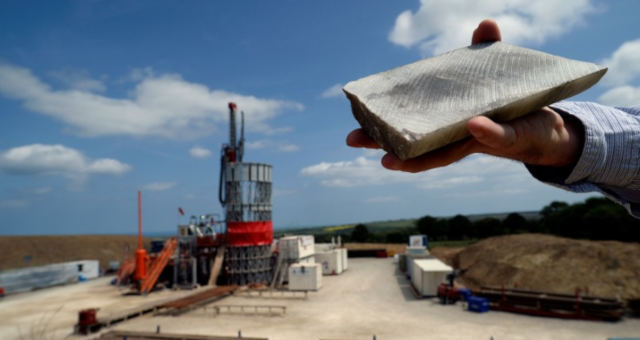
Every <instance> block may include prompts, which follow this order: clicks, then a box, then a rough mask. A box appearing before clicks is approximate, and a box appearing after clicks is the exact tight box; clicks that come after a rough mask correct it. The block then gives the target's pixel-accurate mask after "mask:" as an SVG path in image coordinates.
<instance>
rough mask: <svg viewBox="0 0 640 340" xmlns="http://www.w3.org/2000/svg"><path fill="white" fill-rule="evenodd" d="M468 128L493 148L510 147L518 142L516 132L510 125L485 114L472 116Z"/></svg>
mask: <svg viewBox="0 0 640 340" xmlns="http://www.w3.org/2000/svg"><path fill="white" fill-rule="evenodd" d="M467 129H468V130H469V132H470V133H471V135H472V136H473V137H474V138H475V139H476V140H477V141H478V142H479V143H480V144H484V145H486V146H488V147H490V148H492V149H497V150H502V149H506V148H510V147H512V146H513V145H514V144H515V142H516V133H515V131H514V130H513V128H512V127H511V126H510V125H508V124H499V123H496V122H494V121H492V120H491V119H489V118H487V117H484V116H478V117H474V118H471V119H470V120H469V122H467Z"/></svg>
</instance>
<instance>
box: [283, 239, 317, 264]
mask: <svg viewBox="0 0 640 340" xmlns="http://www.w3.org/2000/svg"><path fill="white" fill-rule="evenodd" d="M278 243H279V249H280V254H281V255H282V256H284V258H286V259H290V260H297V259H299V258H303V257H307V256H311V255H313V253H314V252H315V247H314V240H313V235H299V236H285V237H282V238H280V240H279V241H278Z"/></svg>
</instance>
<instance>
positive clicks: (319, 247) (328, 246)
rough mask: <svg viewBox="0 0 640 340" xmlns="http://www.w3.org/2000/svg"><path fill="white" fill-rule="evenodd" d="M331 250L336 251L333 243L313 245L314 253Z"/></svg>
mask: <svg viewBox="0 0 640 340" xmlns="http://www.w3.org/2000/svg"><path fill="white" fill-rule="evenodd" d="M333 249H336V245H335V244H334V243H316V244H315V251H316V252H317V253H321V252H325V251H331V250H333Z"/></svg>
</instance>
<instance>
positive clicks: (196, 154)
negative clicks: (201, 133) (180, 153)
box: [189, 146, 211, 158]
mask: <svg viewBox="0 0 640 340" xmlns="http://www.w3.org/2000/svg"><path fill="white" fill-rule="evenodd" d="M189 154H190V155H191V157H193V158H209V157H211V150H209V149H207V148H203V147H201V146H194V147H192V148H191V149H190V150H189Z"/></svg>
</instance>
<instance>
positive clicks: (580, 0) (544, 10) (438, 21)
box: [389, 0, 595, 55]
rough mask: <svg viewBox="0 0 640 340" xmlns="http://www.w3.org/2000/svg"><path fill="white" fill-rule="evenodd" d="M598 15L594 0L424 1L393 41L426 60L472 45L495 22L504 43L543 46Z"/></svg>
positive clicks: (403, 19) (402, 18)
mask: <svg viewBox="0 0 640 340" xmlns="http://www.w3.org/2000/svg"><path fill="white" fill-rule="evenodd" d="M594 10H595V8H594V6H593V5H592V4H591V1H590V0H563V1H556V0H536V1H531V0H492V1H466V0H449V1H439V0H422V1H420V8H419V9H418V10H417V11H416V12H415V13H413V12H412V11H411V10H406V11H404V12H402V13H401V14H400V15H398V17H397V18H396V22H395V25H394V27H393V29H392V30H391V32H390V33H389V40H390V41H391V42H393V43H395V44H398V45H401V46H404V47H413V46H419V48H420V49H421V50H422V52H423V54H424V55H429V54H434V53H435V54H439V53H442V52H446V51H448V50H451V49H454V48H458V47H463V46H467V45H469V44H470V43H471V34H472V32H473V30H474V29H475V28H476V27H477V25H478V23H480V21H482V20H483V19H485V18H493V19H495V20H496V21H497V22H498V25H499V26H500V28H501V32H502V37H503V40H504V41H506V42H509V43H513V44H526V43H533V44H540V43H543V42H544V41H545V40H547V39H548V38H553V37H556V36H559V35H561V34H563V33H565V32H567V31H569V30H571V29H572V28H573V27H575V26H576V25H578V24H581V23H582V22H583V21H584V17H585V16H586V15H587V14H589V13H592V12H594Z"/></svg>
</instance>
